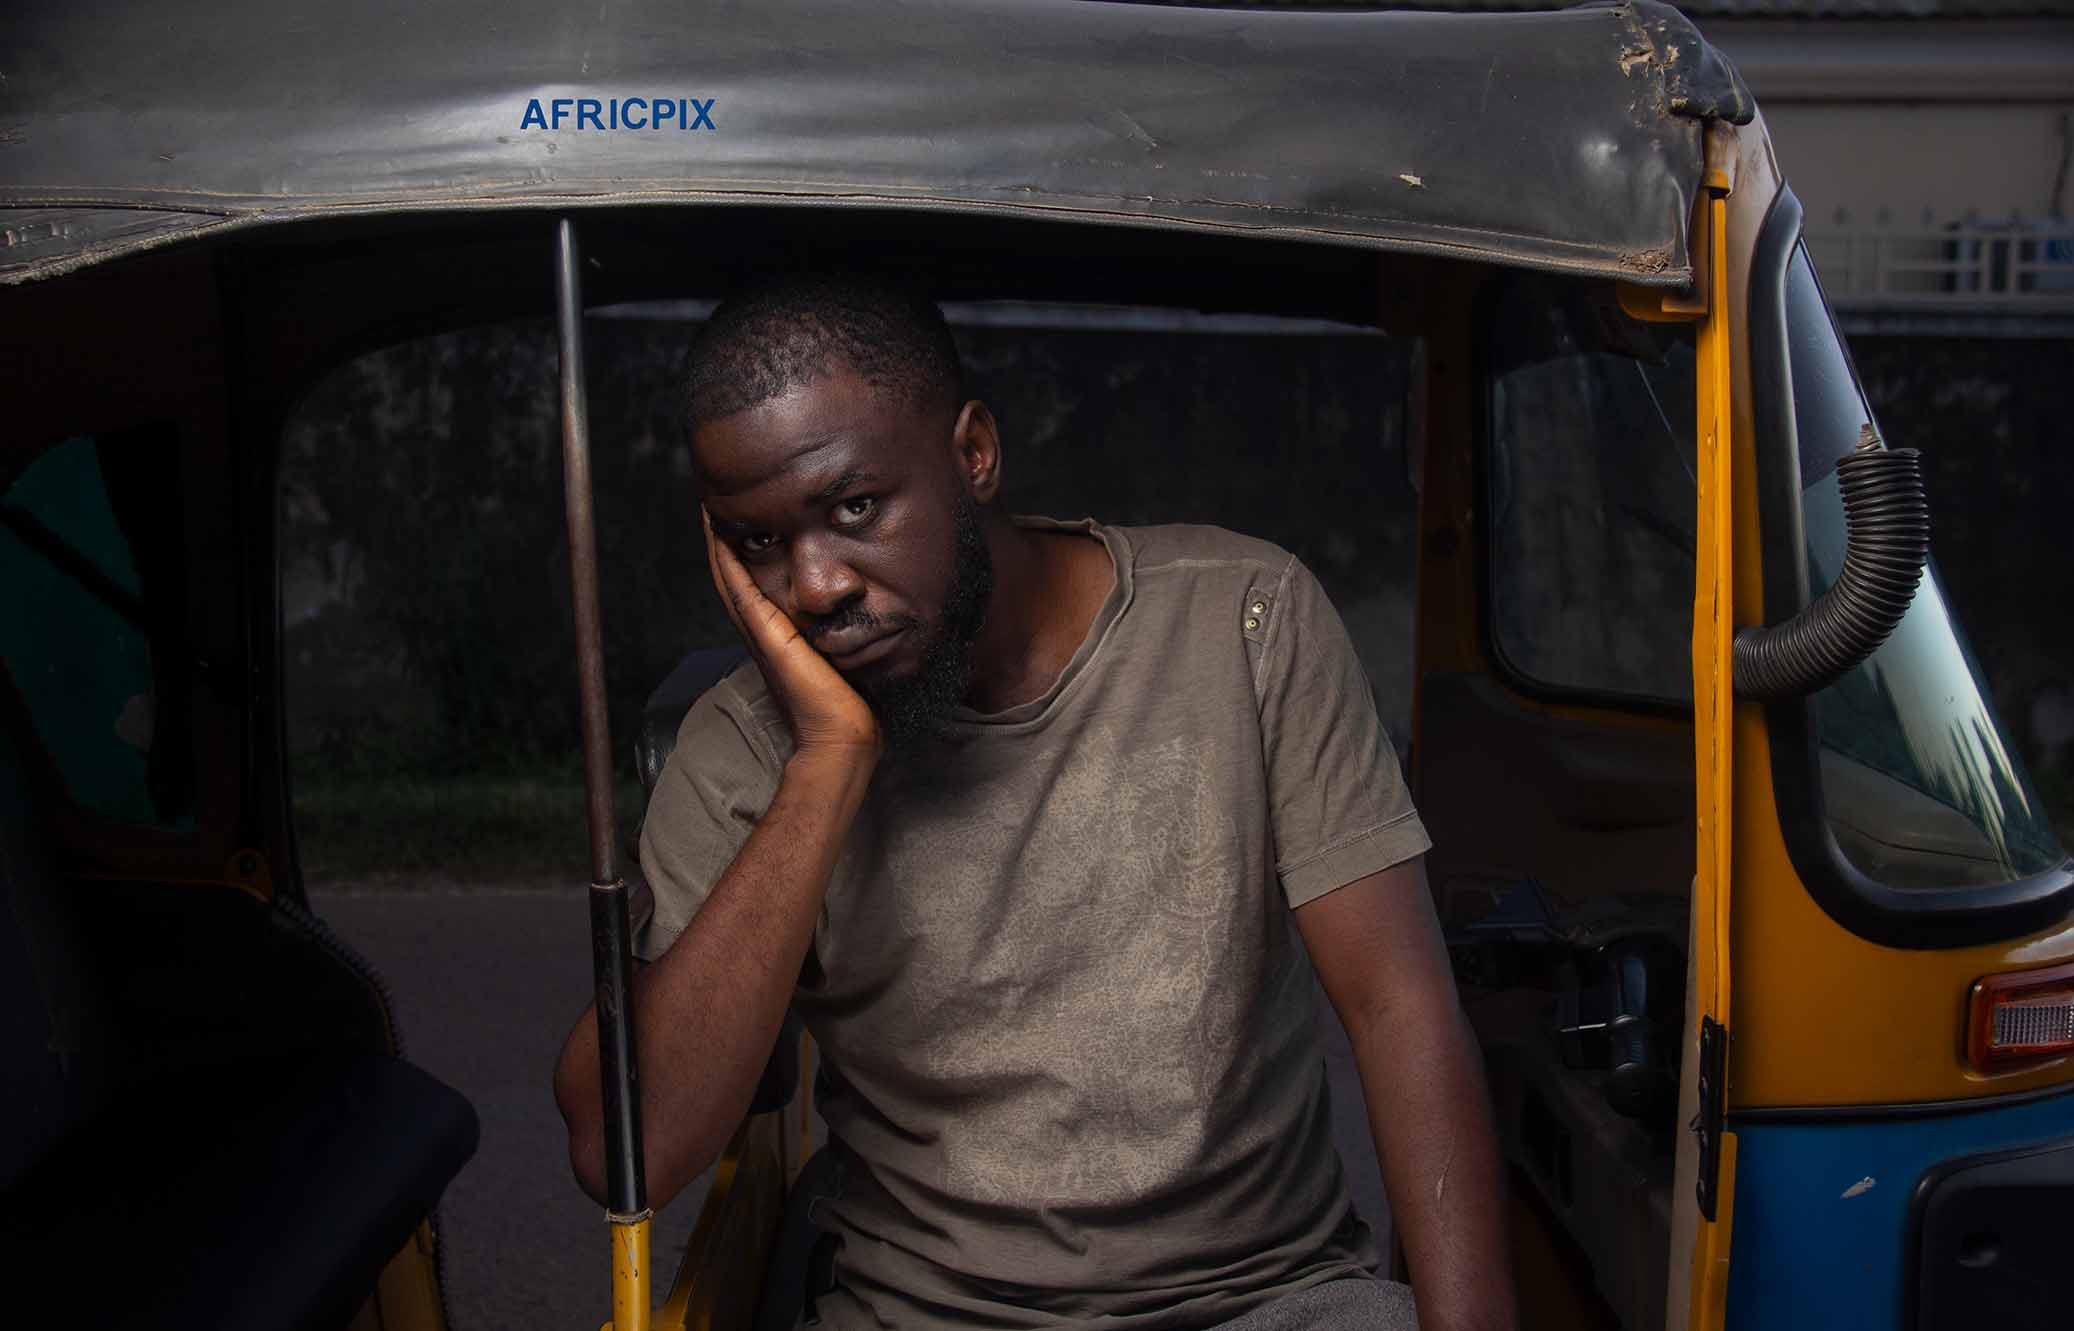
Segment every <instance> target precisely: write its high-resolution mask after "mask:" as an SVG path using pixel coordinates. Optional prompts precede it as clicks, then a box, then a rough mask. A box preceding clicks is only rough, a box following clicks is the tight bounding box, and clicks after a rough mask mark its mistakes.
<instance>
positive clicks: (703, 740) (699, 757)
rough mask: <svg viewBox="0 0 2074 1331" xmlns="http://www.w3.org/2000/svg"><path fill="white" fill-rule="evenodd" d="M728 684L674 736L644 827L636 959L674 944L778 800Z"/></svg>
mask: <svg viewBox="0 0 2074 1331" xmlns="http://www.w3.org/2000/svg"><path fill="white" fill-rule="evenodd" d="M755 727H756V722H755V719H754V717H753V716H752V715H750V714H748V713H747V712H746V711H744V710H741V703H740V700H739V699H737V698H735V697H734V696H733V691H732V689H731V687H730V686H729V685H728V684H727V683H726V682H725V681H723V682H721V683H720V684H717V685H715V686H714V687H712V688H710V689H708V690H706V692H705V693H703V694H701V695H700V696H699V699H698V701H696V702H694V703H693V704H692V705H691V710H690V711H689V712H687V713H686V714H685V717H684V724H683V725H682V726H680V727H679V728H678V730H677V747H676V748H674V749H672V750H671V751H670V760H669V761H668V762H667V763H665V764H664V765H663V771H662V775H661V776H660V777H659V778H657V780H656V783H655V793H654V794H653V795H651V796H650V797H649V799H648V813H647V816H646V817H645V818H644V819H643V820H642V823H641V872H642V874H643V876H644V877H646V878H647V880H648V889H649V892H650V893H651V894H652V895H653V898H654V911H653V914H651V915H650V916H649V918H648V920H647V922H646V923H645V924H643V925H642V926H641V927H640V928H639V929H638V931H637V932H636V933H635V935H634V955H635V956H637V957H639V958H640V959H641V960H643V961H654V960H655V959H656V958H657V957H660V956H661V955H662V954H663V953H664V952H665V951H667V950H668V949H669V946H670V944H672V943H674V942H676V941H677V935H679V934H681V933H683V932H684V928H685V926H686V925H688V924H690V923H691V919H692V917H693V916H694V915H696V914H698V909H699V907H700V906H701V905H703V904H704V903H705V900H706V896H707V894H708V893H710V892H711V891H712V890H713V884H714V883H716V882H718V881H719V880H720V875H721V874H722V873H724V872H725V871H726V869H727V866H728V865H730V864H732V863H734V858H735V855H736V854H737V853H738V852H739V851H740V850H741V849H742V844H743V843H744V842H746V841H747V840H748V839H749V833H750V832H752V831H754V830H755V828H756V823H757V820H758V819H760V818H762V817H763V813H764V810H766V809H768V808H769V807H770V803H771V799H772V798H773V797H774V796H775V795H776V794H777V790H778V777H779V771H778V768H777V759H776V757H775V755H773V754H771V753H769V752H768V751H767V750H766V748H765V746H764V744H763V742H762V737H761V736H760V735H759V734H758V733H757V731H756V728H755Z"/></svg>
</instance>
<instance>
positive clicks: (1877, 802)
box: [1786, 248, 2066, 889]
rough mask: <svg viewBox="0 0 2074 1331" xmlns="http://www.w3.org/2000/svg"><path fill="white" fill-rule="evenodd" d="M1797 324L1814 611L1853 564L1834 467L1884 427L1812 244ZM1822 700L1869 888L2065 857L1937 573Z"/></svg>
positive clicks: (1800, 261)
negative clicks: (1818, 276)
mask: <svg viewBox="0 0 2074 1331" xmlns="http://www.w3.org/2000/svg"><path fill="white" fill-rule="evenodd" d="M1786 327H1787V338H1788V361H1789V365H1790V368H1791V373H1792V391H1793V411H1794V421H1795V425H1796V432H1797V434H1798V437H1799V445H1800V483H1801V511H1802V520H1803V523H1804V526H1805V531H1806V539H1807V561H1808V595H1809V597H1810V599H1812V598H1814V597H1816V596H1819V595H1821V594H1822V592H1823V591H1825V590H1826V589H1827V588H1828V587H1829V585H1830V584H1831V583H1833V582H1834V581H1835V580H1836V577H1837V575H1838V573H1839V572H1840V571H1841V570H1842V568H1843V557H1844V514H1843V501H1842V497H1841V495H1840V493H1839V490H1838V484H1837V475H1836V463H1837V459H1838V458H1840V457H1842V456H1844V455H1845V454H1847V453H1848V452H1849V451H1850V450H1851V449H1852V448H1853V447H1854V446H1855V445H1856V443H1857V439H1858V434H1859V430H1860V429H1861V427H1863V426H1864V425H1866V424H1867V423H1869V422H1871V420H1872V415H1871V411H1870V409H1869V408H1868V407H1867V405H1866V401H1865V395H1864V393H1863V392H1862V391H1861V389H1860V388H1859V385H1858V380H1857V377H1856V375H1855V374H1854V373H1853V371H1852V368H1851V364H1850V360H1849V358H1848V356H1847V355H1846V353H1845V351H1844V348H1843V345H1842V343H1841V342H1840V341H1839V339H1838V337H1837V333H1836V329H1835V325H1834V324H1833V323H1832V321H1831V320H1830V317H1829V311H1828V307H1827V306H1826V305H1825V304H1824V302H1823V299H1822V292H1821V289H1820V287H1819V286H1818V285H1817V284H1816V281H1815V274H1814V269H1813V267H1812V265H1811V264H1810V263H1809V262H1808V258H1807V254H1806V251H1805V249H1804V248H1803V249H1797V250H1796V251H1795V253H1794V256H1793V260H1792V262H1791V264H1790V265H1789V266H1788V268H1787V273H1786ZM1936 516H1937V515H1936V514H1935V513H1934V512H1933V513H1932V514H1931V522H1932V529H1931V542H1932V548H1933V549H1934V548H1935V543H1936V527H1935V523H1936ZM1810 701H1811V703H1812V707H1811V709H1810V710H1811V715H1812V718H1813V723H1814V729H1815V737H1816V741H1817V744H1818V753H1819V766H1820V780H1821V788H1822V803H1823V811H1824V816H1825V817H1826V818H1827V819H1828V822H1829V827H1830V830H1831V832H1832V833H1833V834H1834V835H1835V837H1836V843H1837V845H1838V847H1839V848H1841V850H1842V851H1843V853H1844V855H1845V857H1846V858H1848V859H1849V860H1850V861H1851V863H1852V864H1853V865H1854V866H1856V867H1857V868H1858V869H1859V870H1860V871H1861V872H1863V873H1864V874H1866V875H1867V876H1868V877H1871V878H1873V879H1875V880H1877V881H1878V882H1881V883H1884V884H1885V885H1887V886H1889V887H1895V888H1902V889H1928V888H1947V887H1954V886H1982V885H1988V884H1995V883H2003V882H2009V881H2012V880H2014V879H2018V878H2027V877H2030V876H2031V875H2033V874H2037V873H2042V872H2044V871H2046V870H2048V869H2051V868H2053V867H2054V866H2056V865H2058V864H2059V863H2060V862H2061V861H2062V860H2063V859H2065V858H2066V853H2065V852H2064V851H2063V850H2061V848H2060V846H2059V844H2058V842H2057V840H2056V838H2055V837H2054V835H2053V832H2052V828H2051V825H2050V823H2049V822H2048V820H2047V815H2046V811H2045V808H2044V806H2043V805H2042V804H2041V803H2040V801H2039V799H2038V796H2037V795H2036V793H2035V792H2034V791H2033V790H2032V788H2031V784H2030V781H2029V779H2028V778H2027V777H2026V776H2025V775H2024V770H2023V765H2022V763H2021V761H2020V760H2019V759H2018V757H2017V754H2016V751H2015V749H2014V748H2013V747H2012V746H2011V745H2010V744H2009V742H2008V741H2007V739H2006V738H2005V737H2004V734H2003V731H2002V729H2001V727H2000V726H1999V725H1998V724H1997V723H1996V720H1995V710H1994V706H1993V704H1992V702H1991V701H1990V699H1989V697H1988V692H1987V688H1986V686H1985V684H1984V681H1983V676H1982V674H1981V671H1980V668H1979V666H1978V665H1977V664H1976V663H1975V661H1974V659H1973V655H1972V653H1971V652H1970V651H1968V650H1967V647H1966V643H1965V640H1964V638H1963V636H1962V635H1961V633H1960V631H1959V626H1958V624H1957V622H1956V621H1955V620H1954V619H1953V617H1952V615H1951V611H1950V609H1949V607H1948V606H1947V604H1946V600H1945V595H1944V587H1943V584H1942V582H1941V581H1940V580H1939V578H1938V576H1937V569H1936V565H1935V562H1934V561H1933V562H1932V564H1931V566H1930V567H1929V568H1927V569H1926V570H1925V571H1924V575H1923V581H1922V583H1921V585H1920V586H1919V587H1918V588H1917V591H1916V596H1915V600H1914V602H1913V603H1912V604H1911V605H1910V607H1909V610H1908V614H1907V615H1906V616H1905V617H1904V618H1903V619H1902V621H1901V625H1900V627H1898V628H1897V629H1896V630H1895V631H1894V635H1893V636H1892V637H1891V638H1889V639H1888V640H1887V642H1886V643H1885V644H1884V645H1883V646H1882V647H1881V648H1880V649H1879V650H1878V651H1876V652H1874V653H1873V654H1872V656H1871V657H1869V658H1868V659H1867V660H1866V661H1865V662H1864V663H1863V664H1862V665H1860V666H1858V667H1857V668H1856V669H1854V670H1851V671H1849V672H1848V673H1846V674H1845V675H1844V677H1843V678H1842V679H1840V680H1838V681H1837V682H1836V683H1835V684H1833V685H1831V686H1830V687H1828V688H1826V689H1823V690H1821V691H1820V692H1819V693H1816V694H1815V695H1814V696H1813V698H1812V699H1811V700H1810Z"/></svg>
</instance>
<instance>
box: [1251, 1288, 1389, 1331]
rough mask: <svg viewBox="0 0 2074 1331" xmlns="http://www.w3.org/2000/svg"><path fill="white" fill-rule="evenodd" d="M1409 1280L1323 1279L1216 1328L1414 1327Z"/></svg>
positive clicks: (1369, 1330)
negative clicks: (1406, 1281) (1320, 1282)
mask: <svg viewBox="0 0 2074 1331" xmlns="http://www.w3.org/2000/svg"><path fill="white" fill-rule="evenodd" d="M1418 1327H1419V1319H1418V1317H1417V1315H1416V1314H1415V1313H1414V1312H1413V1310H1412V1301H1411V1286H1410V1285H1400V1284H1398V1283H1397V1282H1396V1281H1394V1280H1360V1279H1349V1280H1328V1281H1326V1282H1325V1283H1324V1284H1322V1285H1313V1286H1311V1287H1310V1288H1309V1289H1305V1290H1299V1291H1298V1292H1296V1293H1294V1294H1291V1295H1290V1296H1289V1297H1287V1298H1284V1299H1276V1300H1275V1301H1274V1302H1273V1303H1269V1304H1265V1305H1263V1306H1261V1307H1258V1308H1255V1309H1254V1310H1253V1311H1252V1312H1249V1313H1247V1314H1246V1315H1245V1316H1243V1317H1238V1318H1234V1319H1233V1320H1231V1321H1229V1322H1224V1323H1221V1324H1219V1326H1218V1327H1217V1331H1418Z"/></svg>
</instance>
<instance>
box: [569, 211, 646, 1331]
mask: <svg viewBox="0 0 2074 1331" xmlns="http://www.w3.org/2000/svg"><path fill="white" fill-rule="evenodd" d="M581 258H582V256H581V253H580V250H579V247H578V245H577V239H576V224H575V222H574V221H573V220H572V219H570V218H566V217H565V218H562V219H561V220H560V221H559V222H558V223H557V224H556V227H555V324H556V332H557V335H558V337H559V340H560V345H561V362H562V382H561V406H562V481H563V486H564V503H565V506H566V511H567V515H568V527H569V592H570V601H571V603H572V605H573V606H574V608H575V612H576V665H577V687H578V690H579V692H580V694H581V697H582V704H583V786H584V794H585V803H586V806H587V809H588V813H589V823H590V841H591V888H590V905H591V964H592V970H593V974H594V976H595V979H596V983H597V1010H598V1054H599V1058H598V1064H599V1080H600V1083H601V1085H600V1090H601V1092H602V1096H603V1102H604V1107H605V1175H606V1196H607V1202H608V1206H609V1210H608V1212H607V1216H606V1218H607V1219H608V1220H610V1221H611V1223H612V1226H613V1242H612V1251H613V1261H612V1305H613V1307H612V1311H613V1327H614V1331H642V1329H643V1328H645V1327H646V1326H647V1324H648V1309H649V1300H648V1261H647V1248H648V1220H649V1212H648V1185H647V1180H646V1179H645V1178H644V1177H643V1173H642V1168H641V1102H640V1097H639V1095H638V1094H637V1093H636V1084H637V1078H636V1076H635V1063H634V993H633V984H632V972H633V954H632V941H633V940H632V937H631V935H630V933H629V930H628V925H627V891H626V883H625V882H624V881H622V880H621V879H620V877H619V874H618V872H617V870H616V868H615V865H614V860H615V858H616V856H615V848H614V846H613V836H614V830H613V820H612V761H611V760H612V739H611V734H610V727H609V726H608V724H607V720H606V712H605V651H604V645H603V639H602V633H601V631H600V627H599V621H600V616H599V611H598V543H597V531H596V525H595V518H594V514H593V507H592V501H591V465H590V412H589V404H588V403H587V402H586V400H585V396H584V379H583V277H582V270H581V267H580V264H581Z"/></svg>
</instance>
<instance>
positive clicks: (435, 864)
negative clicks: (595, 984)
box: [295, 768, 643, 888]
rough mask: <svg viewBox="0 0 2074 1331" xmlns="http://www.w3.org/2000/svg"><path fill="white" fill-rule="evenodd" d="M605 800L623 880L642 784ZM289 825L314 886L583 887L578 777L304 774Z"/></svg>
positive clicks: (628, 784) (585, 865)
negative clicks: (613, 825)
mask: <svg viewBox="0 0 2074 1331" xmlns="http://www.w3.org/2000/svg"><path fill="white" fill-rule="evenodd" d="M613 800H614V813H615V815H616V817H617V821H618V825H619V832H620V836H619V844H620V846H621V847H622V848H623V858H622V861H621V868H622V872H624V871H625V869H626V867H627V866H628V865H630V864H631V863H632V855H633V847H634V844H635V837H636V834H637V832H638V829H639V828H640V825H641V811H642V807H643V799H642V794H641V785H640V782H638V781H635V780H634V779H633V778H631V777H626V778H623V779H621V780H620V781H619V782H618V788H617V789H616V790H615V791H614V792H613ZM295 826H296V835H297V838H298V840H299V841H300V843H301V852H302V863H303V871H304V873H305V875H306V876H307V877H308V878H309V880H310V881H311V882H313V883H318V884H330V883H339V882H345V881H351V882H356V883H360V882H369V881H374V882H379V883H385V884H393V885H395V886H399V887H402V886H410V885H412V884H413V883H415V882H421V881H424V880H426V879H435V880H439V881H442V882H460V883H490V882H496V883H501V884H508V883H514V882H518V883H525V884H528V885H530V884H535V883H538V884H543V885H544V884H548V883H557V882H559V883H563V884H566V885H568V886H570V887H572V888H573V887H578V886H581V885H582V884H584V883H586V882H588V881H589V878H590V843H589V839H588V837H589V833H588V831H587V824H586V822H585V814H584V800H583V777H582V775H581V773H578V772H571V771H567V770H558V769H551V768H550V769H538V770H533V771H497V770H490V771H474V772H463V773H458V774H454V775H447V776H438V775H431V774H424V773H388V774H379V775H378V774H374V773H370V772H361V773H354V774H348V775H344V776H333V777H326V776H317V775H312V774H303V775H301V776H299V778H298V780H297V784H296V791H295Z"/></svg>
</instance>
